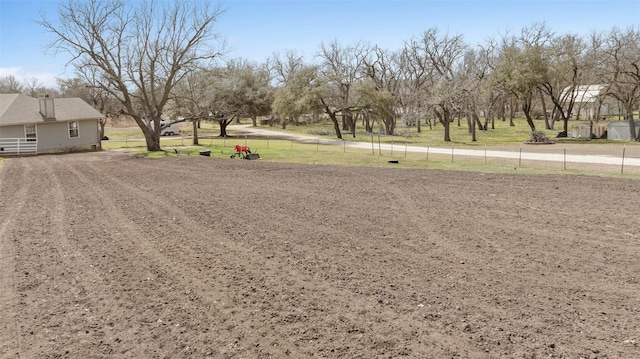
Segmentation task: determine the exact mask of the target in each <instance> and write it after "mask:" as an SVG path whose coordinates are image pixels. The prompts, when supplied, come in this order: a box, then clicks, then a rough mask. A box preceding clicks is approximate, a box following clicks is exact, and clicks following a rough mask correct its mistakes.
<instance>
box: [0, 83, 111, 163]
mask: <svg viewBox="0 0 640 359" xmlns="http://www.w3.org/2000/svg"><path fill="white" fill-rule="evenodd" d="M103 117H104V116H103V115H102V114H101V113H100V112H98V111H97V110H96V109H94V108H93V107H91V106H90V105H89V104H87V103H86V102H84V101H83V100H82V99H80V98H56V99H54V98H53V97H49V96H46V95H45V96H41V97H40V98H38V99H36V98H33V97H30V96H27V95H23V94H0V156H3V155H23V154H38V153H55V152H71V151H78V150H87V149H98V148H100V135H99V124H98V120H99V119H101V118H103Z"/></svg>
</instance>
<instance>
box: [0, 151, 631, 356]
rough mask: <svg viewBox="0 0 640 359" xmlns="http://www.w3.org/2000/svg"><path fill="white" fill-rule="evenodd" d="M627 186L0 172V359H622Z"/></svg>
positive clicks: (133, 160) (189, 172)
mask: <svg viewBox="0 0 640 359" xmlns="http://www.w3.org/2000/svg"><path fill="white" fill-rule="evenodd" d="M637 185H638V183H637V181H631V180H621V179H610V178H598V177H583V176H561V175H558V176H518V175H493V174H481V173H467V172H444V171H431V170H408V169H399V168H376V169H373V168H348V167H331V166H303V165H293V164H274V163H269V162H265V161H237V160H235V161H234V160H230V159H219V158H218V159H216V158H209V157H204V156H192V157H172V158H163V159H155V160H152V159H146V158H137V157H133V156H129V155H127V154H122V153H117V152H103V153H88V154H70V155H64V156H38V157H31V158H16V159H10V160H8V161H6V162H5V164H4V166H3V167H2V168H1V169H0V202H1V203H2V204H3V205H2V206H0V253H1V254H0V256H1V258H2V261H0V304H1V305H0V313H1V315H2V320H0V353H3V354H1V355H0V357H2V358H18V357H20V358H37V357H65V358H107V357H109V358H112V357H118V358H152V357H162V358H229V357H236V358H239V357H243V358H268V357H275V358H283V357H291V358H303V357H312V356H314V357H327V358H337V357H344V358H375V357H390V358H391V357H392V358H397V357H403V356H404V357H413V358H427V357H432V358H443V357H460V358H486V357H492V358H495V357H527V358H533V357H556V358H567V357H571V358H579V357H585V358H589V357H597V358H631V357H634V356H637V353H638V352H639V349H640V348H639V344H638V341H640V337H639V334H638V333H640V328H639V325H640V322H639V321H638V318H639V316H640V286H639V282H638V281H639V279H638V273H640V264H639V261H638V258H640V246H639V245H638V243H639V241H640V238H639V236H638V221H637V214H638V213H640V198H639V197H638V196H639V195H638V192H637V191H633V189H634V188H637Z"/></svg>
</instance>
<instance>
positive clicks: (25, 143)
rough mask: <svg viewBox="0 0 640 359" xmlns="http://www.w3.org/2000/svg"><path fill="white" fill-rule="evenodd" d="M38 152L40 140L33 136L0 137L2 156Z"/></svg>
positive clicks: (35, 153)
mask: <svg viewBox="0 0 640 359" xmlns="http://www.w3.org/2000/svg"><path fill="white" fill-rule="evenodd" d="M27 154H34V155H37V154H38V140H36V139H33V138H0V156H2V155H27Z"/></svg>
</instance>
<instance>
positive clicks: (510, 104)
mask: <svg viewBox="0 0 640 359" xmlns="http://www.w3.org/2000/svg"><path fill="white" fill-rule="evenodd" d="M514 117H515V111H514V108H513V99H512V98H510V99H509V126H511V127H514V126H515V125H516V124H515V123H513V118H514Z"/></svg>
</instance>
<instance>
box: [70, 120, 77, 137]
mask: <svg viewBox="0 0 640 359" xmlns="http://www.w3.org/2000/svg"><path fill="white" fill-rule="evenodd" d="M72 137H78V121H71V122H69V138H72Z"/></svg>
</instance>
